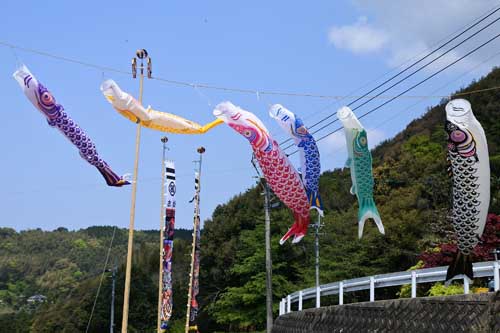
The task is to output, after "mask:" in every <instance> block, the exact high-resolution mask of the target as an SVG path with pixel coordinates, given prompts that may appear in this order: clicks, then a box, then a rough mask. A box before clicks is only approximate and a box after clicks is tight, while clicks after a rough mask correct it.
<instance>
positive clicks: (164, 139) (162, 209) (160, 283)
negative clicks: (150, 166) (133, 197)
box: [157, 136, 168, 333]
mask: <svg viewBox="0 0 500 333" xmlns="http://www.w3.org/2000/svg"><path fill="white" fill-rule="evenodd" d="M167 141H168V138H167V137H166V136H164V137H162V138H161V142H163V155H162V159H161V191H160V192H161V200H160V201H161V206H160V271H159V276H158V280H159V281H158V321H157V331H158V333H161V327H160V326H161V294H162V291H163V242H164V240H165V235H164V228H165V151H166V150H167Z"/></svg>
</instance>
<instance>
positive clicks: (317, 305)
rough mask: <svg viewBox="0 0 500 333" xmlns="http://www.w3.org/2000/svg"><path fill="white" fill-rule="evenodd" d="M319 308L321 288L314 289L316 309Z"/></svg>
mask: <svg viewBox="0 0 500 333" xmlns="http://www.w3.org/2000/svg"><path fill="white" fill-rule="evenodd" d="M319 307H321V287H320V286H318V288H316V308H319Z"/></svg>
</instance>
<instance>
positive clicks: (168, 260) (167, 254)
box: [157, 136, 177, 333]
mask: <svg viewBox="0 0 500 333" xmlns="http://www.w3.org/2000/svg"><path fill="white" fill-rule="evenodd" d="M161 142H163V157H162V186H161V213H160V217H161V222H160V223H161V225H160V271H159V272H160V274H159V283H158V323H157V329H158V333H160V332H166V330H167V329H168V322H169V320H170V317H171V316H172V308H173V303H172V301H173V298H172V294H173V293H172V291H173V290H172V255H173V249H174V230H175V193H176V189H177V187H176V184H175V164H174V162H173V161H169V160H167V161H166V160H165V151H166V150H167V149H168V148H167V147H166V143H167V142H168V138H167V137H166V136H165V137H162V138H161ZM165 189H166V190H167V193H166V194H165ZM165 197H166V199H167V200H166V202H165Z"/></svg>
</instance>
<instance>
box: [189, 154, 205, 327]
mask: <svg viewBox="0 0 500 333" xmlns="http://www.w3.org/2000/svg"><path fill="white" fill-rule="evenodd" d="M204 152H205V148H203V147H200V148H198V153H200V159H199V160H198V161H196V162H198V188H197V189H196V191H195V195H194V219H193V243H192V250H191V269H190V271H189V288H188V301H187V312H186V327H185V332H186V333H189V319H190V316H191V300H192V294H193V277H194V259H195V253H196V242H197V234H198V229H199V228H200V189H201V184H200V180H201V162H202V154H203V153H204Z"/></svg>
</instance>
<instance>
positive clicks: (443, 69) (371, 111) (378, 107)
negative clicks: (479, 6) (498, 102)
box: [284, 34, 500, 156]
mask: <svg viewBox="0 0 500 333" xmlns="http://www.w3.org/2000/svg"><path fill="white" fill-rule="evenodd" d="M498 37H500V34H497V35H495V36H494V37H492V38H490V39H489V40H487V41H486V42H484V43H482V44H481V45H479V46H477V47H475V48H474V49H472V50H471V51H469V52H467V53H466V54H464V55H463V56H462V57H460V58H458V59H457V60H455V61H453V62H451V63H450V64H448V65H446V66H445V67H443V68H441V69H440V70H439V71H437V72H435V73H433V74H432V75H430V76H428V77H426V78H425V79H423V80H422V81H420V82H418V83H416V84H414V85H413V86H411V87H410V88H408V89H406V90H405V91H403V92H402V93H400V94H398V95H396V96H394V97H392V98H391V99H389V100H388V101H386V102H384V103H382V104H380V105H379V106H377V107H375V108H373V109H371V110H370V111H367V112H365V113H363V114H362V115H361V116H359V117H358V119H361V118H363V117H365V116H367V115H369V114H370V113H373V112H375V111H376V110H378V109H380V108H381V107H383V106H385V105H387V104H389V103H390V102H392V101H393V100H395V99H396V98H398V97H399V96H401V95H403V94H406V93H407V92H408V91H410V90H412V89H414V88H416V87H418V86H419V85H421V84H422V83H425V82H427V81H428V80H430V79H431V78H433V77H434V76H436V75H438V74H439V73H441V72H443V71H445V70H446V69H448V68H450V67H451V66H453V65H455V64H456V63H457V62H459V61H461V60H463V59H464V58H466V57H468V56H469V55H471V54H472V53H474V52H476V51H477V50H479V49H481V48H482V47H484V46H486V45H488V44H489V43H491V42H492V41H494V40H495V39H497V38H498ZM490 90H493V89H490ZM465 94H466V93H462V94H461V95H465ZM341 129H342V127H339V128H337V129H335V130H333V131H331V132H329V133H327V134H325V135H323V136H322V137H320V138H319V139H317V140H316V142H319V141H321V140H323V139H325V138H327V137H328V136H330V135H332V134H334V133H336V132H338V131H340V130H341ZM292 146H293V145H290V146H288V147H287V148H289V147H292ZM284 149H286V148H284ZM297 152H298V150H295V151H293V152H292V153H290V154H288V156H290V155H293V154H295V153H297Z"/></svg>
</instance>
